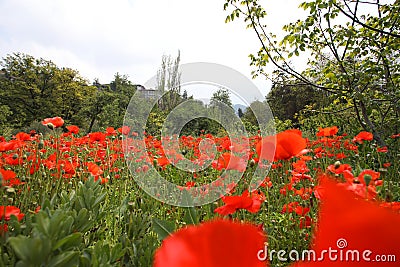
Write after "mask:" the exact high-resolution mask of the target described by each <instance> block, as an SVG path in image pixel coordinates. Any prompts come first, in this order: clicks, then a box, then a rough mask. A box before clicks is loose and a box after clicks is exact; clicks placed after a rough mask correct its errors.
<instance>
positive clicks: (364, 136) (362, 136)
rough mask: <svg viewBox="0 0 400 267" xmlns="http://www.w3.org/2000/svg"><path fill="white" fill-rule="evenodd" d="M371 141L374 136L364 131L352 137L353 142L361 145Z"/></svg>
mask: <svg viewBox="0 0 400 267" xmlns="http://www.w3.org/2000/svg"><path fill="white" fill-rule="evenodd" d="M372 139H374V135H373V134H372V133H370V132H365V131H364V132H360V133H359V134H357V135H356V136H354V138H353V142H354V143H359V144H362V143H363V141H371V140H372Z"/></svg>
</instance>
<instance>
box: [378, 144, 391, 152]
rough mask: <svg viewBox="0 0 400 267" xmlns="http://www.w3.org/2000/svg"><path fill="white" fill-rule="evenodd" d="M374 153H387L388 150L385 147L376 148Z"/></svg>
mask: <svg viewBox="0 0 400 267" xmlns="http://www.w3.org/2000/svg"><path fill="white" fill-rule="evenodd" d="M376 151H377V152H381V153H387V152H388V151H389V149H388V148H387V146H383V147H378V148H377V149H376Z"/></svg>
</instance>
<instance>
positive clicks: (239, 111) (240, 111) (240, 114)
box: [238, 108, 244, 118]
mask: <svg viewBox="0 0 400 267" xmlns="http://www.w3.org/2000/svg"><path fill="white" fill-rule="evenodd" d="M243 115H244V113H243V110H242V109H241V108H239V109H238V116H239V118H242V117H243Z"/></svg>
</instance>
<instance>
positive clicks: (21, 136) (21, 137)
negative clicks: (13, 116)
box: [15, 132, 31, 141]
mask: <svg viewBox="0 0 400 267" xmlns="http://www.w3.org/2000/svg"><path fill="white" fill-rule="evenodd" d="M15 138H17V140H20V141H28V140H30V139H31V136H30V135H29V134H27V133H24V132H20V133H17V134H16V135H15Z"/></svg>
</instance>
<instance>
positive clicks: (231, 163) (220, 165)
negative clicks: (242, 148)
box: [212, 152, 248, 172]
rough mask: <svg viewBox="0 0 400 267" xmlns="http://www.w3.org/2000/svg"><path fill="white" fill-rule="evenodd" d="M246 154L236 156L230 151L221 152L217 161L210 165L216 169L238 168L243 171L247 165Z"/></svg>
mask: <svg viewBox="0 0 400 267" xmlns="http://www.w3.org/2000/svg"><path fill="white" fill-rule="evenodd" d="M247 159H248V157H247V156H244V157H238V156H235V155H233V154H232V153H230V152H225V153H223V154H222V155H221V156H220V157H219V159H218V160H217V161H214V162H213V164H212V166H213V168H214V169H216V170H219V171H220V170H222V169H226V170H238V171H240V172H244V171H245V170H246V167H247Z"/></svg>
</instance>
